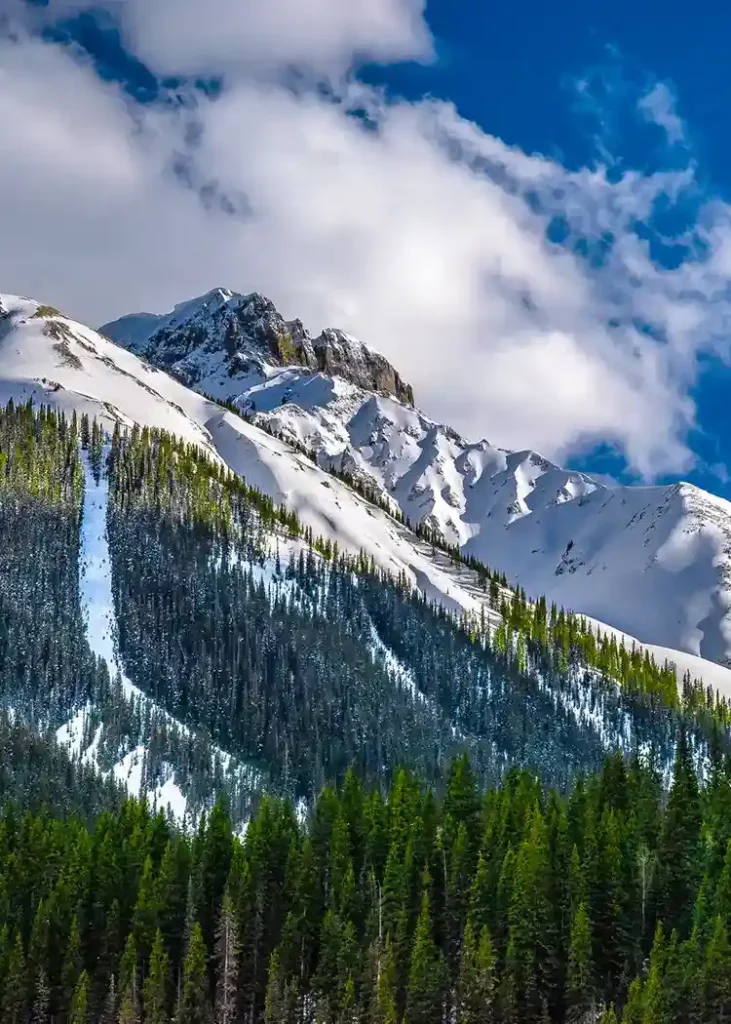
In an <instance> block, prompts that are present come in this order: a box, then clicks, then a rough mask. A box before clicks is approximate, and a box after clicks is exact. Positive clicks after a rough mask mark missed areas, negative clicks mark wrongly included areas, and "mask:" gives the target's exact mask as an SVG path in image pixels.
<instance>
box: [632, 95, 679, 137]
mask: <svg viewBox="0 0 731 1024" xmlns="http://www.w3.org/2000/svg"><path fill="white" fill-rule="evenodd" d="M638 107H639V110H640V113H641V114H642V115H643V117H644V118H645V119H646V120H647V121H654V123H655V124H657V125H659V126H660V127H661V128H662V129H663V131H664V132H665V134H666V136H667V139H668V142H670V143H676V142H683V141H684V139H685V125H684V124H683V120H682V118H681V117H679V116H678V113H677V110H676V99H675V94H674V93H673V91H672V90H671V89H670V87H669V86H668V85H667V84H666V83H665V82H656V83H655V85H654V86H653V87H652V88H651V89H650V91H649V92H647V93H645V95H644V96H642V97H641V99H640V101H639V104H638Z"/></svg>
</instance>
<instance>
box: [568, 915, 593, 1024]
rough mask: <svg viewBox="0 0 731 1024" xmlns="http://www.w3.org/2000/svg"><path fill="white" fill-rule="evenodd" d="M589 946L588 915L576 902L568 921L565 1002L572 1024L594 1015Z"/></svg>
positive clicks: (581, 1022) (581, 1023)
mask: <svg viewBox="0 0 731 1024" xmlns="http://www.w3.org/2000/svg"><path fill="white" fill-rule="evenodd" d="M591 946H592V943H591V928H590V925H589V916H588V914H587V912H586V907H585V906H584V904H583V903H580V904H579V905H578V907H577V908H576V911H575V913H574V917H573V921H572V922H571V944H570V948H569V964H568V990H567V1000H566V1003H567V1007H568V1020H569V1021H574V1022H576V1024H584V1022H585V1021H591V1020H593V1019H594V1018H595V1016H596V1012H595V1008H596V998H595V992H594V981H593V966H592V955H591Z"/></svg>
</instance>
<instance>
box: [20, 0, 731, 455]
mask: <svg viewBox="0 0 731 1024" xmlns="http://www.w3.org/2000/svg"><path fill="white" fill-rule="evenodd" d="M160 9H161V10H162V8H160ZM353 9H354V10H355V9H356V8H353ZM364 9H365V8H364ZM376 9H377V8H376ZM175 45H176V46H177V43H176V44H175ZM348 45H349V46H352V45H353V44H352V41H351V42H349V44H348ZM171 52H172V51H171ZM178 52H182V50H181V51H178ZM201 52H203V50H201ZM323 52H324V51H323ZM219 57H220V54H219ZM176 59H177V58H176ZM217 59H218V58H217ZM363 104H365V105H367V106H368V108H369V113H370V117H371V123H370V124H369V126H368V127H365V126H364V124H363V121H362V120H361V119H359V118H358V117H356V116H354V115H353V113H352V107H353V106H354V105H361V106H362V105H363ZM191 118H194V119H195V120H196V122H197V124H198V127H199V129H200V140H199V142H198V144H197V146H196V148H195V149H194V150H192V151H191V150H189V149H186V141H185V140H186V137H187V136H186V127H187V126H188V125H189V121H190V119H191ZM0 125H1V126H2V131H0V223H1V224H2V225H3V239H4V243H5V244H3V246H0V283H1V284H2V288H3V289H4V290H11V291H12V290H17V291H21V292H24V293H26V294H33V295H35V296H37V297H39V298H41V299H43V300H44V301H47V302H51V303H53V304H54V305H60V306H62V307H64V308H66V309H67V310H68V311H69V312H70V313H72V314H74V315H76V316H79V317H80V318H84V319H87V320H89V321H91V322H96V323H100V322H103V321H105V320H109V319H112V318H114V317H115V316H119V315H121V314H122V313H125V312H130V311H136V310H139V309H148V310H162V309H166V308H169V307H170V306H171V305H172V304H173V303H174V302H177V301H180V300H182V299H184V298H186V297H189V296H191V295H193V294H198V293H200V292H202V291H204V290H206V289H208V288H210V287H213V286H215V285H224V286H227V287H231V288H236V289H240V290H254V289H256V290H260V291H263V292H264V293H265V294H268V295H269V296H270V297H271V298H273V299H274V301H275V302H277V303H278V304H279V305H280V307H281V308H282V311H283V312H284V313H285V315H288V316H300V317H301V318H302V319H303V320H304V321H305V322H306V323H307V324H308V325H309V326H310V327H311V328H313V329H319V328H321V327H322V326H325V325H327V324H335V325H337V326H342V327H344V328H346V329H349V330H351V331H352V332H353V333H354V334H357V335H358V336H360V337H362V338H363V340H365V341H366V342H368V343H370V344H372V345H373V346H374V347H376V348H378V349H380V350H381V351H383V352H384V353H385V354H386V355H387V356H388V357H389V358H391V359H392V360H393V361H394V362H395V364H396V365H397V366H398V368H399V369H400V370H401V372H402V373H403V375H404V376H405V377H406V378H407V379H410V380H411V381H412V382H413V383H414V385H415V387H416V391H417V398H418V400H419V402H420V404H421V405H422V406H423V407H424V408H425V410H426V411H427V412H428V413H429V414H430V415H432V416H433V417H435V418H440V419H444V420H446V421H447V422H451V423H452V424H453V425H454V426H456V427H457V428H458V429H460V430H462V431H463V432H465V433H466V434H468V435H469V436H472V437H475V436H487V437H489V438H490V439H491V440H493V441H495V442H496V443H499V444H503V445H506V446H512V447H536V448H538V449H539V450H542V451H543V452H544V453H545V454H547V455H549V456H554V457H561V456H562V455H565V453H566V452H567V451H569V450H571V449H572V448H576V447H579V446H582V445H584V444H586V443H587V441H588V440H592V439H593V440H603V441H606V442H607V443H610V444H614V445H617V446H619V447H620V448H621V449H622V450H623V451H624V452H625V453H626V455H627V457H628V459H629V461H630V463H631V465H632V466H633V468H635V469H636V470H638V471H639V472H641V473H644V474H646V475H651V474H653V473H660V472H675V471H683V470H686V469H687V468H688V467H689V465H690V463H691V461H692V456H691V454H690V452H689V450H688V448H687V446H686V443H685V436H686V433H687V430H688V429H689V427H690V426H691V425H692V423H693V419H694V407H693V404H692V402H691V401H690V400H689V399H688V397H687V395H688V390H689V387H690V386H691V384H692V383H693V381H694V380H695V377H696V373H697V360H698V356H699V354H700V353H701V352H702V351H708V350H711V351H715V352H718V353H719V354H726V349H725V347H726V344H727V342H726V338H727V337H729V334H730V332H729V331H728V321H729V301H728V297H727V295H726V294H725V293H726V291H727V290H728V282H729V275H730V273H731V216H730V215H729V210H728V209H727V207H726V206H724V205H723V204H721V203H714V204H709V205H707V206H705V207H703V208H702V210H701V213H700V217H699V221H698V224H697V225H696V227H695V229H694V232H693V234H692V235H689V237H688V238H686V239H685V241H686V242H687V243H688V244H692V245H695V246H696V247H699V246H700V243H701V242H702V243H703V246H704V247H705V253H704V255H703V257H702V258H701V257H700V256H699V257H698V258H697V259H695V260H690V261H688V262H686V263H685V264H681V266H680V267H678V269H676V270H673V271H669V270H662V269H659V268H658V267H657V266H656V265H655V264H654V263H653V262H652V260H651V259H650V254H649V251H648V246H647V243H646V242H645V241H643V240H642V239H640V238H639V237H638V236H637V235H636V234H635V233H634V231H633V225H634V223H635V221H636V220H637V219H641V220H648V218H650V217H651V214H652V209H653V205H654V203H655V201H656V200H657V198H658V196H659V195H661V194H670V195H673V194H679V193H681V192H682V191H683V190H684V189H688V188H691V189H692V188H693V187H694V183H693V176H692V170H691V169H685V170H683V171H678V172H673V173H668V174H657V175H652V176H643V175H642V174H639V173H627V174H626V175H625V176H624V177H622V178H621V179H620V180H618V181H617V180H616V174H615V175H614V176H613V177H611V178H610V177H608V176H607V174H605V173H604V171H603V170H602V169H601V168H593V169H587V170H583V171H579V172H569V171H567V170H566V169H565V168H563V167H562V166H560V165H559V164H557V163H555V162H553V161H550V160H548V159H546V158H544V157H541V156H535V155H528V154H525V153H523V152H521V151H520V150H516V149H511V148H509V147H507V146H505V145H504V144H503V143H502V142H501V141H500V140H499V139H496V138H493V137H491V136H489V135H486V134H485V133H483V132H482V131H480V129H478V128H477V127H476V126H475V125H473V124H470V123H468V122H466V121H464V120H462V119H461V118H460V117H459V115H458V114H457V112H456V111H455V110H454V109H453V108H452V107H450V106H449V105H446V104H439V103H434V102H429V101H424V102H422V103H416V104H409V103H404V102H402V103H395V104H387V103H384V101H383V99H382V97H381V96H379V94H378V93H376V92H374V91H371V90H369V89H367V88H366V87H365V86H363V85H359V84H357V83H354V84H352V85H351V86H349V87H345V88H344V92H343V94H342V95H341V96H340V97H339V98H338V100H337V101H332V100H328V99H325V98H323V97H322V96H319V95H316V94H315V93H314V92H312V91H305V92H303V93H302V94H301V95H295V94H293V93H292V92H290V91H288V90H286V89H285V88H283V87H281V86H279V85H276V84H273V83H272V82H271V81H270V83H269V84H263V82H262V81H261V80H260V81H255V80H254V79H252V78H251V77H248V76H241V77H237V78H235V80H234V81H232V82H231V83H230V84H229V85H228V87H227V88H226V90H225V91H224V93H223V95H222V96H221V98H220V99H219V100H217V101H210V100H206V99H201V98H200V97H199V98H198V100H197V106H196V107H195V109H194V110H193V109H191V108H190V107H172V106H171V107H152V106H147V107H139V106H133V105H130V103H129V102H128V101H126V100H125V99H124V98H123V97H122V96H121V95H120V93H119V92H118V91H117V89H116V88H115V87H114V86H113V85H110V84H104V83H102V82H100V81H99V79H98V78H97V77H96V75H95V73H94V71H93V70H92V68H91V67H89V66H87V65H85V64H83V63H79V62H78V60H76V59H74V58H73V57H72V55H71V54H70V53H69V52H68V51H63V50H61V49H59V48H57V47H54V46H50V45H48V44H41V43H39V42H37V41H31V40H24V41H22V42H20V43H16V44H12V43H10V42H8V41H4V42H0ZM181 153H185V154H186V159H187V161H188V164H189V167H190V173H191V177H192V178H193V179H194V180H195V181H196V182H199V183H201V182H205V183H208V184H210V185H211V189H209V194H223V195H227V196H229V197H233V198H234V200H235V201H236V203H235V205H238V207H239V208H240V210H241V211H242V212H241V213H238V214H236V215H230V214H226V213H225V212H223V210H222V209H221V208H220V206H218V205H216V204H215V203H208V204H204V203H202V202H201V201H200V199H199V196H198V195H197V193H196V191H195V190H193V189H192V188H189V187H186V186H185V185H184V184H183V183H182V182H181V180H180V178H179V177H176V176H175V175H174V174H173V173H172V171H171V166H172V163H173V161H174V160H175V159H178V158H179V157H180V154H181ZM243 211H245V212H243ZM557 216H560V217H561V218H563V222H564V230H565V232H567V233H568V240H569V242H570V243H571V242H576V241H580V242H581V243H582V244H585V245H587V244H588V245H590V246H591V245H594V244H595V242H596V239H597V238H599V237H601V236H604V237H607V238H608V237H611V238H612V239H613V242H612V244H611V245H608V246H606V247H605V251H602V253H601V258H594V259H592V260H588V259H586V258H584V257H583V256H582V255H580V254H577V252H575V251H573V249H572V247H571V245H570V244H563V245H560V246H559V245H555V244H551V243H550V242H548V241H547V240H546V228H547V226H548V224H549V223H550V222H551V219H552V218H554V217H557ZM6 240H10V241H11V244H10V243H8V242H7V241H6ZM711 300H713V301H711ZM649 326H651V327H652V328H653V330H654V333H655V334H656V335H661V336H662V338H663V340H662V341H658V340H656V339H655V337H654V336H653V334H652V333H649V332H648V330H647V328H648V327H649Z"/></svg>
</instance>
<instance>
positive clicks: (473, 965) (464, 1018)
mask: <svg viewBox="0 0 731 1024" xmlns="http://www.w3.org/2000/svg"><path fill="white" fill-rule="evenodd" d="M495 1001H496V958H495V952H494V950H493V947H492V942H491V941H490V933H489V932H488V930H487V927H483V928H482V931H481V933H480V937H479V942H478V941H476V938H475V934H474V930H473V927H472V921H471V920H470V919H468V920H467V924H466V926H465V930H464V936H463V938H462V950H461V956H460V965H459V980H458V985H457V1021H458V1024H492V1022H493V1021H494V1020H495V1019H496V1017H495V1013H496V1007H495Z"/></svg>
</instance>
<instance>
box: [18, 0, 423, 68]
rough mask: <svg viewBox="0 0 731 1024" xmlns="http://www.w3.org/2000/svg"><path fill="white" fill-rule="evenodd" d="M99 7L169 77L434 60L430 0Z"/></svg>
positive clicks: (101, 0)
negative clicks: (289, 66) (361, 61)
mask: <svg viewBox="0 0 731 1024" xmlns="http://www.w3.org/2000/svg"><path fill="white" fill-rule="evenodd" d="M6 2H7V0H6ZM10 2H13V0H10ZM15 2H16V3H17V0H15ZM20 2H21V3H22V2H23V0H20ZM91 6H92V4H90V3H89V2H88V0H50V2H49V4H48V6H47V7H45V8H42V9H41V10H40V11H39V10H36V11H35V12H33V11H31V12H26V14H25V18H26V19H27V18H28V17H29V16H35V17H36V18H39V17H42V18H44V19H45V20H48V19H54V18H58V17H62V16H64V15H66V14H73V13H75V12H77V11H79V10H84V9H86V8H88V7H91ZM93 6H96V7H104V8H106V10H107V11H108V13H109V14H111V15H112V16H113V17H114V18H115V19H116V20H117V21H118V22H119V24H120V26H121V28H122V31H123V35H124V38H125V41H126V43H127V45H128V46H129V47H130V49H132V50H133V51H134V53H135V54H136V55H137V56H138V57H139V58H140V59H141V60H143V61H144V62H146V63H147V64H149V65H150V66H151V67H153V68H154V69H155V70H156V71H157V72H159V73H160V74H163V75H191V76H192V75H209V74H221V73H227V74H231V73H235V72H237V71H239V70H240V69H241V68H244V67H245V68H247V69H251V68H252V67H259V68H269V67H276V66H281V65H287V64H293V65H297V66H301V67H305V68H311V69H314V70H317V71H329V72H333V73H339V72H341V71H342V70H343V69H344V68H347V67H348V66H349V65H350V64H351V62H352V61H353V59H354V58H360V59H368V60H375V61H393V60H402V59H422V58H427V57H429V55H430V53H431V36H430V33H429V31H428V29H427V26H426V23H425V21H424V6H425V0H205V3H203V2H201V0H97V2H96V3H95V4H94V5H93Z"/></svg>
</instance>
